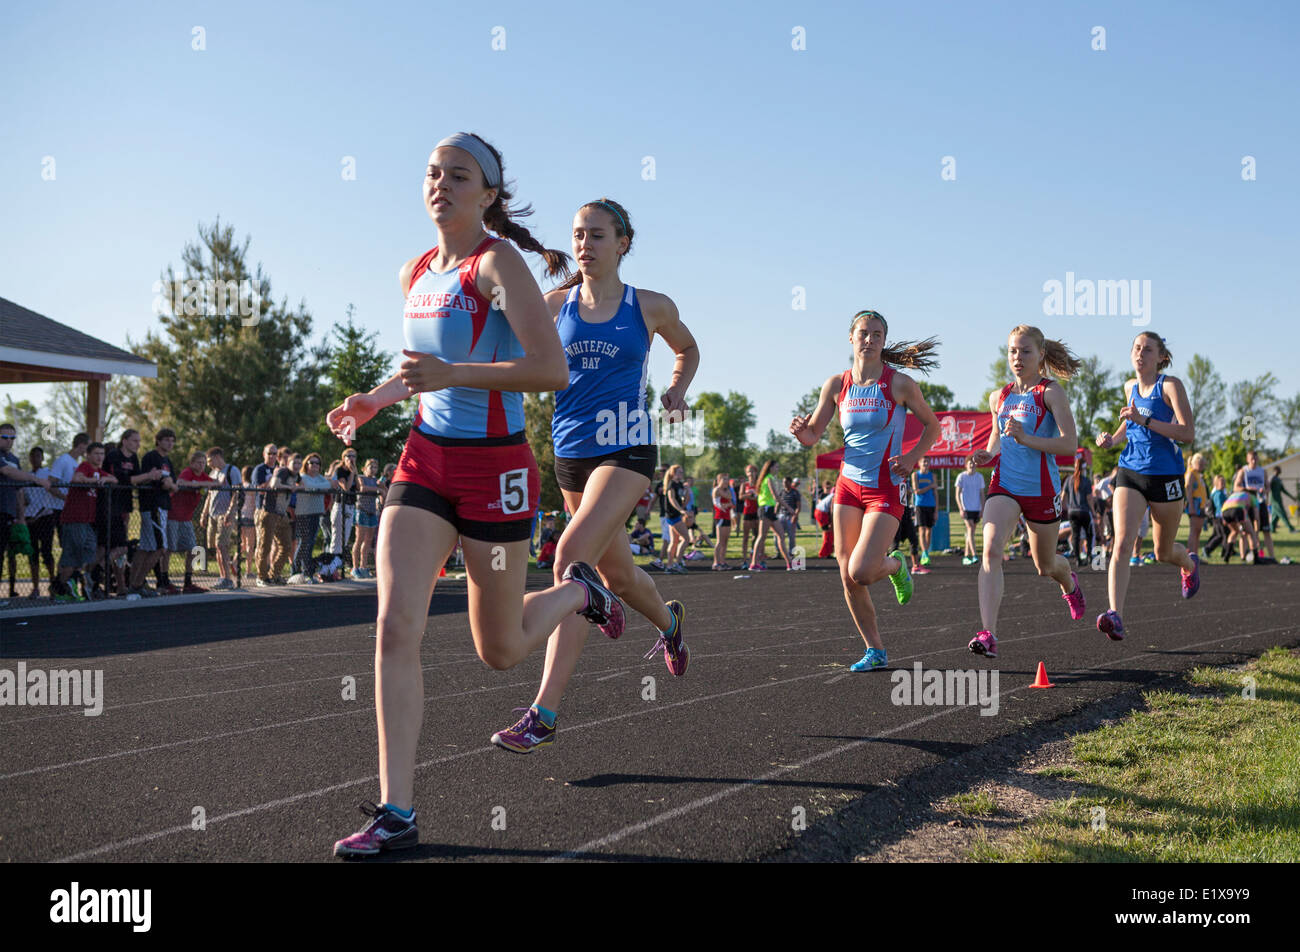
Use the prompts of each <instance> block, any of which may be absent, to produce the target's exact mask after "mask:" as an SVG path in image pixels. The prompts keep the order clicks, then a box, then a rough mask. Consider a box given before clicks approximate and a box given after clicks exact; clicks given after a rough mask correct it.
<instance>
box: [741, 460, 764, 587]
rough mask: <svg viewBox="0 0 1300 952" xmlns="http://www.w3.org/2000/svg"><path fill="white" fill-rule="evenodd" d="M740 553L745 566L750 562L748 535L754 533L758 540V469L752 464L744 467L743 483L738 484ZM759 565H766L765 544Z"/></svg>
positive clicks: (760, 554) (760, 553) (759, 554)
mask: <svg viewBox="0 0 1300 952" xmlns="http://www.w3.org/2000/svg"><path fill="white" fill-rule="evenodd" d="M740 519H741V532H740V552H741V555H742V556H743V557H744V560H745V565H748V564H749V562H750V558H749V552H750V549H749V534H750V533H751V532H752V533H754V537H755V538H758V467H757V466H755V465H754V464H753V463H749V464H747V465H746V466H745V481H744V482H743V483H741V484H740ZM758 556H759V563H760V564H762V565H766V564H767V543H766V542H764V543H763V551H761V552H759V553H758Z"/></svg>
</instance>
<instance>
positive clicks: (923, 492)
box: [916, 469, 935, 506]
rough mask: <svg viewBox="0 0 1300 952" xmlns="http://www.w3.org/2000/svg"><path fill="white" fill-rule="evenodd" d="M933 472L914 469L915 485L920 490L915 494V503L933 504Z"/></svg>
mask: <svg viewBox="0 0 1300 952" xmlns="http://www.w3.org/2000/svg"><path fill="white" fill-rule="evenodd" d="M934 483H935V479H934V473H923V472H921V471H920V470H919V469H918V470H917V471H916V485H917V488H918V489H920V492H918V493H917V494H916V504H917V505H918V506H933V505H934V504H935V500H934Z"/></svg>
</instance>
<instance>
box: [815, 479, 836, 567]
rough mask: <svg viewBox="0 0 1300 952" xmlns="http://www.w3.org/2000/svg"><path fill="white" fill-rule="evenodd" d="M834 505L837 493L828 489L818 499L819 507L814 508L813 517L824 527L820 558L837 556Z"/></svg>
mask: <svg viewBox="0 0 1300 952" xmlns="http://www.w3.org/2000/svg"><path fill="white" fill-rule="evenodd" d="M834 505H835V494H834V493H833V492H830V491H827V492H825V493H823V494H822V497H821V499H819V500H817V508H815V509H814V510H813V519H814V521H816V523H817V525H819V526H821V529H822V547H821V549H820V550H819V551H818V552H817V558H819V559H832V558H834V557H835V517H834V515H833V514H832V512H831V507H832V506H834Z"/></svg>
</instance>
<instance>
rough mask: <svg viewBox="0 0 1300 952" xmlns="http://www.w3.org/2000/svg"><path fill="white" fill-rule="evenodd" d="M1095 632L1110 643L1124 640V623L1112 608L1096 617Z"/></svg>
mask: <svg viewBox="0 0 1300 952" xmlns="http://www.w3.org/2000/svg"><path fill="white" fill-rule="evenodd" d="M1097 630H1098V631H1100V632H1101V633H1102V634H1104V635H1105V636H1106V637H1107V638H1109V639H1110V640H1111V641H1123V640H1124V623H1123V622H1122V621H1120V618H1119V612H1117V611H1115V610H1114V609H1113V608H1112V609H1110V610H1109V611H1107V612H1104V613H1103V614H1100V615H1098V616H1097Z"/></svg>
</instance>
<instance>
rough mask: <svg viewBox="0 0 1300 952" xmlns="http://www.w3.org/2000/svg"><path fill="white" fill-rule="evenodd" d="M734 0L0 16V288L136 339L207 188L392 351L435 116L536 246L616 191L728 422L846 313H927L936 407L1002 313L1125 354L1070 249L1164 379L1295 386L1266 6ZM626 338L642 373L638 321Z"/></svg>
mask: <svg viewBox="0 0 1300 952" xmlns="http://www.w3.org/2000/svg"><path fill="white" fill-rule="evenodd" d="M727 7H728V8H729V9H726V10H723V11H718V10H714V9H713V8H712V7H711V6H710V5H705V4H697V3H692V4H686V3H682V4H671V3H655V4H650V5H646V4H635V5H632V4H626V5H625V4H597V5H568V4H537V3H524V2H508V3H485V4H482V5H474V4H456V5H448V4H436V3H428V2H424V3H394V4H382V3H370V4H361V3H349V4H341V3H338V4H323V3H313V4H300V3H257V4H252V3H231V2H223V3H186V2H172V3H157V4H143V3H142V4H127V5H117V4H112V5H110V4H100V3H55V4H48V5H44V4H43V5H34V4H33V5H27V4H24V5H22V6H21V7H15V6H14V5H6V6H5V8H4V11H3V13H0V76H2V77H3V82H2V83H0V118H2V120H3V121H2V122H0V208H2V209H3V222H4V227H3V228H0V296H4V297H7V298H9V299H10V300H13V301H16V302H18V303H19V304H22V305H24V306H26V307H29V308H32V309H33V310H36V311H38V312H40V313H43V314H46V315H48V316H49V317H52V318H54V319H55V320H58V321H62V322H63V323H65V324H69V325H71V326H73V327H76V328H79V329H81V330H83V331H86V332H87V333H90V334H93V335H95V336H97V337H100V338H102V339H104V340H107V341H109V342H112V343H115V344H119V345H122V344H124V343H125V340H126V338H127V335H130V336H131V337H132V338H134V339H140V338H143V336H144V334H145V333H146V331H147V330H148V329H149V328H150V327H151V326H152V322H153V321H154V318H153V316H152V312H151V303H152V301H153V291H152V285H153V282H154V281H155V280H156V279H157V278H158V276H159V273H160V271H162V270H164V269H165V267H166V266H167V265H168V264H169V263H170V264H173V265H177V264H179V261H180V252H181V248H182V246H183V245H184V243H185V242H186V241H189V240H193V239H195V237H196V230H195V228H196V224H197V223H198V222H200V221H203V222H211V221H212V220H214V219H215V218H216V217H217V216H218V215H219V216H220V217H221V219H222V221H223V222H229V223H232V224H234V225H235V227H236V229H237V232H238V233H239V234H241V235H243V234H248V235H251V236H252V244H251V247H250V258H251V259H252V261H253V262H258V261H260V262H261V263H262V264H263V266H264V267H265V268H266V270H267V272H268V273H269V274H270V276H271V278H272V281H273V288H274V291H275V293H276V297H277V299H278V298H279V297H281V296H287V297H288V298H289V301H290V302H291V304H296V303H297V302H298V301H299V300H300V299H301V300H303V301H305V302H306V305H307V307H308V308H309V309H310V311H311V312H312V314H313V315H314V318H315V331H316V334H317V335H318V336H322V335H324V334H325V333H326V332H327V331H328V329H329V327H330V326H331V324H332V323H333V322H335V321H340V320H342V319H343V312H344V308H345V306H346V305H347V303H348V302H353V303H355V305H356V307H357V310H358V316H359V319H360V321H361V322H362V323H363V324H364V326H366V327H367V328H371V329H374V330H377V331H378V332H379V334H380V343H381V344H382V345H383V346H384V347H386V348H387V349H388V350H390V351H392V352H394V353H396V352H397V351H398V350H399V349H400V347H401V300H400V294H399V291H398V288H397V277H396V275H397V269H398V267H399V266H400V265H401V263H402V262H403V261H405V260H406V259H407V258H409V257H411V256H412V255H414V254H416V253H418V252H420V251H422V250H424V249H426V248H428V247H430V246H432V245H433V244H434V243H435V241H436V237H435V231H434V229H433V226H432V224H431V222H430V221H429V220H428V217H427V215H426V213H425V211H424V208H423V205H422V203H421V199H420V188H421V184H422V176H423V169H424V164H425V161H426V157H427V155H428V152H429V150H430V149H431V147H432V145H433V144H434V143H435V142H436V141H437V140H438V139H439V138H441V137H443V136H444V135H447V134H448V133H450V132H454V131H457V130H461V129H465V130H474V131H478V132H480V133H482V134H483V135H485V136H486V137H487V138H488V139H489V140H490V141H492V142H493V143H494V144H496V145H497V146H498V147H499V148H500V149H501V150H502V152H503V153H504V155H505V159H506V168H507V176H508V177H512V178H514V179H515V180H516V181H517V183H518V195H519V197H520V198H521V199H522V200H525V201H528V202H531V203H532V204H533V205H534V206H535V208H536V210H537V214H536V215H535V217H534V218H533V219H532V220H531V222H532V227H533V228H534V229H535V231H536V232H537V233H539V234H540V236H541V237H542V238H543V240H545V241H546V242H547V243H548V244H550V245H552V246H559V247H562V248H565V249H566V250H567V249H568V231H569V226H570V222H571V219H572V215H573V212H574V211H575V209H576V208H577V207H578V205H580V204H581V203H582V202H584V201H586V200H589V199H591V198H593V197H596V196H599V195H602V194H608V195H610V196H612V197H614V198H616V199H618V200H619V201H621V202H623V203H624V204H625V205H626V206H627V207H628V208H629V210H630V212H631V215H632V220H633V223H634V225H635V227H636V229H637V241H636V247H635V249H634V253H633V254H632V256H631V257H630V258H629V259H628V260H627V262H626V263H625V266H624V273H623V276H624V279H625V280H627V281H628V282H629V283H631V284H634V285H637V286H642V287H647V288H652V289H655V290H658V291H663V292H665V293H667V294H669V295H670V296H672V297H673V299H674V300H675V301H676V302H677V304H678V307H679V308H680V310H681V313H682V316H683V319H684V320H685V321H686V323H687V325H688V326H689V327H690V328H691V330H692V331H693V332H694V333H695V335H696V337H697V339H698V340H699V343H700V350H701V354H702V361H701V367H700V373H699V375H698V376H697V378H696V382H695V385H694V386H693V388H692V391H693V392H696V393H698V392H700V391H702V390H720V391H723V392H726V391H727V390H731V389H736V390H741V391H745V392H747V393H749V394H750V395H751V396H752V397H753V398H754V400H755V403H756V410H757V417H758V425H757V426H756V427H755V428H754V430H753V431H751V434H750V435H751V438H752V439H753V440H755V441H756V442H760V443H761V442H762V440H763V438H764V435H765V433H766V431H767V429H768V428H778V429H784V428H785V426H786V425H787V424H788V422H789V418H790V410H791V408H792V406H793V404H794V403H795V401H796V400H797V399H798V398H799V396H800V395H802V394H803V393H806V392H807V391H808V390H809V389H811V388H812V387H814V386H817V385H818V384H819V383H820V382H821V381H822V380H824V379H825V378H826V377H827V376H828V375H829V374H831V373H833V372H835V371H837V370H840V369H842V368H844V367H846V366H847V361H848V357H849V350H848V345H847V336H846V329H847V325H848V321H849V318H850V316H851V315H852V314H853V313H854V312H855V311H857V310H858V309H860V308H864V307H871V308H875V309H877V310H879V311H881V312H882V313H884V314H885V315H886V316H887V317H888V318H889V320H890V328H891V333H892V334H893V335H894V336H895V337H910V338H915V337H923V336H927V335H930V334H936V335H938V336H940V337H941V338H942V340H943V349H942V351H941V360H942V367H941V369H940V370H939V371H937V372H936V373H935V374H934V375H933V377H932V378H931V379H932V380H934V381H935V382H939V383H944V384H946V385H947V386H949V387H950V388H951V389H952V390H953V391H955V393H956V394H957V397H958V399H959V400H962V401H963V402H971V401H974V400H976V399H977V398H978V397H979V395H980V393H981V392H982V390H983V387H984V379H985V375H986V368H987V366H988V364H989V361H990V359H991V358H992V356H993V354H994V351H995V348H996V347H997V346H998V345H999V344H1001V343H1002V342H1003V341H1004V340H1005V337H1006V333H1007V331H1008V330H1009V329H1010V328H1011V327H1012V326H1013V325H1015V324H1017V323H1020V322H1026V323H1032V324H1037V325H1038V326H1040V327H1042V328H1043V330H1044V331H1045V332H1046V333H1047V334H1048V335H1049V336H1055V337H1060V338H1062V339H1064V340H1065V341H1066V342H1067V343H1069V344H1070V345H1071V346H1072V347H1073V348H1074V349H1075V350H1076V351H1078V352H1080V353H1082V354H1088V353H1099V354H1101V355H1102V356H1103V358H1104V359H1105V360H1106V361H1107V362H1109V363H1110V364H1111V365H1112V366H1114V367H1117V368H1118V367H1121V366H1127V353H1128V347H1129V343H1130V341H1131V338H1132V335H1133V333H1134V328H1133V326H1132V324H1131V321H1130V319H1129V318H1127V317H1116V316H1106V317H1103V316H1090V317H1083V316H1059V317H1057V316H1052V317H1049V316H1045V315H1044V313H1043V299H1044V293H1043V284H1044V282H1046V281H1049V280H1052V279H1057V280H1062V281H1063V280H1064V279H1065V275H1066V272H1070V271H1072V272H1074V273H1075V275H1076V276H1077V277H1078V278H1088V279H1107V280H1109V279H1138V280H1150V281H1151V283H1152V285H1151V286H1152V294H1151V314H1152V318H1153V320H1152V323H1151V327H1152V328H1153V329H1156V330H1158V331H1159V332H1160V333H1162V334H1164V335H1165V336H1166V338H1167V339H1168V341H1169V345H1170V347H1171V349H1172V350H1173V352H1174V355H1175V359H1176V362H1175V365H1174V371H1173V372H1175V373H1177V372H1178V371H1179V370H1180V369H1181V368H1182V367H1183V366H1185V364H1184V363H1183V362H1182V361H1181V360H1179V358H1182V359H1183V360H1185V358H1187V357H1189V356H1190V355H1191V354H1192V353H1193V352H1196V351H1199V352H1202V353H1206V354H1210V355H1212V356H1213V359H1214V360H1215V363H1216V365H1217V366H1218V368H1219V370H1220V372H1221V373H1222V374H1223V376H1224V377H1225V379H1227V380H1228V381H1229V382H1231V381H1233V380H1237V379H1240V378H1243V377H1247V376H1255V375H1257V374H1259V373H1262V372H1264V371H1265V370H1271V371H1273V373H1275V374H1276V375H1277V376H1278V377H1279V378H1280V380H1281V382H1282V385H1281V388H1280V393H1281V394H1283V395H1290V394H1294V393H1295V392H1296V391H1297V390H1300V361H1297V359H1296V352H1297V341H1298V338H1300V334H1298V333H1297V331H1296V320H1295V304H1294V291H1295V287H1294V285H1295V279H1296V275H1297V273H1300V269H1298V268H1297V262H1298V261H1300V241H1298V240H1297V224H1296V223H1297V221H1298V220H1300V197H1298V196H1300V188H1297V182H1300V135H1298V134H1297V118H1296V117H1297V115H1300V111H1298V110H1297V105H1296V103H1297V100H1298V99H1300V82H1297V79H1298V78H1300V76H1298V74H1300V70H1298V69H1297V59H1298V58H1297V57H1296V56H1295V49H1296V47H1297V32H1298V31H1297V24H1298V22H1300V13H1298V12H1297V9H1298V8H1297V7H1296V5H1294V4H1291V3H1263V4H1249V5H1246V6H1236V5H1233V6H1229V5H1226V4H1206V3H1143V4H1140V5H1139V4H1133V3H1087V4H1082V3H1051V4H1018V5H1009V4H996V5H977V4H956V3H947V2H944V3H931V4H919V3H918V4H912V3H909V4H901V5H900V4H881V5H872V6H871V7H869V8H868V7H867V6H866V5H860V4H856V3H846V4H813V5H812V9H811V10H808V9H805V5H803V4H776V3H766V2H759V3H751V4H744V5H735V4H729V5H727ZM195 26H200V27H202V28H203V29H204V31H205V34H206V35H205V41H206V49H205V50H203V51H195V50H194V49H192V30H193V28H194V27H195ZM497 26H501V27H504V28H505V44H506V49H505V50H503V51H495V50H493V49H492V40H493V33H492V31H493V28H494V27H497ZM796 26H801V27H803V28H804V29H805V31H806V46H807V48H806V49H805V50H801V51H796V50H794V49H792V29H793V28H794V27H796ZM1095 26H1102V27H1104V28H1105V31H1106V35H1105V41H1106V49H1105V51H1104V52H1098V51H1094V50H1093V49H1092V43H1093V38H1092V29H1093V27H1095ZM1247 155H1250V156H1254V157H1255V159H1256V161H1257V175H1258V178H1257V180H1256V181H1243V180H1242V175H1241V163H1242V157H1243V156H1247ZM46 156H52V157H53V158H54V160H55V163H56V165H55V169H56V178H55V179H54V180H53V181H45V180H43V179H42V176H41V171H42V161H43V159H44V158H45V157H46ZM344 156H353V157H355V160H356V171H357V177H356V180H355V181H345V180H344V179H343V178H342V176H341V174H340V172H341V168H342V166H341V162H342V159H343V157H344ZM645 156H653V157H654V160H655V165H656V178H655V179H654V180H653V181H645V180H643V178H642V159H643V157H645ZM944 156H953V157H954V158H955V160H956V173H957V174H956V179H955V180H954V181H944V180H942V179H941V176H940V172H941V162H942V160H943V157H944ZM795 286H800V287H803V288H805V289H806V294H807V309H806V310H804V311H796V310H793V309H792V307H791V300H792V291H791V289H792V288H793V287H795ZM651 360H652V363H651V378H652V381H653V382H654V384H655V385H656V386H657V387H658V388H660V389H662V387H663V386H664V385H665V384H666V382H667V380H668V376H669V372H670V370H671V366H672V356H671V353H670V352H669V350H668V348H667V346H666V345H664V344H663V342H662V341H657V342H656V345H655V350H654V353H653V356H652V358H651ZM6 392H9V393H11V394H12V395H13V396H14V397H15V398H16V399H17V398H22V397H27V398H29V399H35V400H36V401H37V402H40V400H41V399H42V398H43V396H44V393H43V388H39V389H38V388H32V387H10V388H6Z"/></svg>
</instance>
